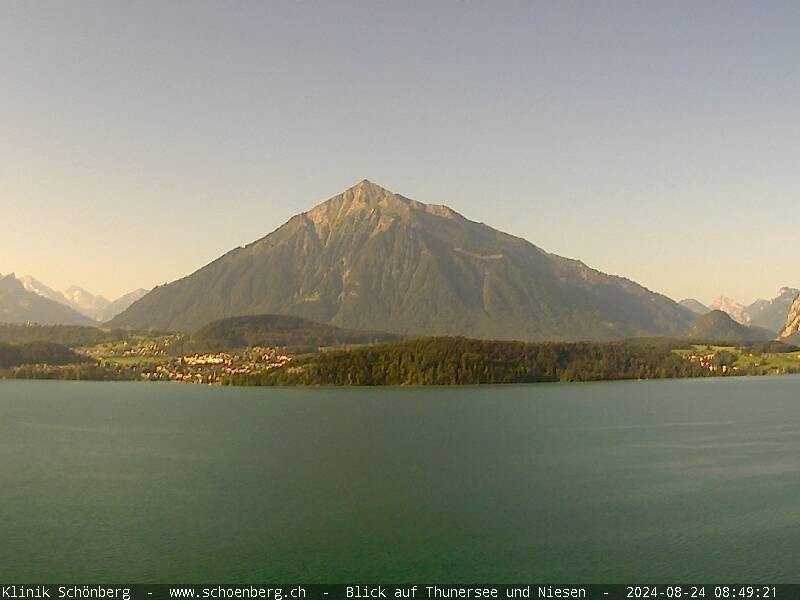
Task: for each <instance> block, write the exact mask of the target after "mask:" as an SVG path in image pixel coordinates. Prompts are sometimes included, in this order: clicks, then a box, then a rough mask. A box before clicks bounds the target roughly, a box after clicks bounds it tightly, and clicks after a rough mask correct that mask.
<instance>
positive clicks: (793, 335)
mask: <svg viewBox="0 0 800 600" xmlns="http://www.w3.org/2000/svg"><path fill="white" fill-rule="evenodd" d="M780 337H781V338H782V339H784V340H788V341H790V342H792V343H795V344H796V343H800V296H798V297H797V298H795V301H794V303H793V304H792V307H791V309H790V310H789V316H788V318H787V319H786V324H785V325H784V327H783V329H782V330H781V335H780Z"/></svg>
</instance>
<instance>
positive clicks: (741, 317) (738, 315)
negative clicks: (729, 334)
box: [708, 296, 749, 325]
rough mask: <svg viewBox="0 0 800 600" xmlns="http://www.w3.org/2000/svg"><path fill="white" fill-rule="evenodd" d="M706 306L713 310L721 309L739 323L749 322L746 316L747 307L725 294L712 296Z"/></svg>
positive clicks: (745, 323)
mask: <svg viewBox="0 0 800 600" xmlns="http://www.w3.org/2000/svg"><path fill="white" fill-rule="evenodd" d="M708 307H709V308H710V309H711V310H712V311H713V310H721V311H722V312H724V313H727V314H728V315H730V317H731V318H732V319H733V320H734V321H736V322H737V323H741V324H742V325H747V323H748V322H749V319H748V316H747V308H746V307H745V306H744V304H740V303H739V302H736V300H733V299H731V298H728V297H727V296H719V297H717V298H714V299H713V300H712V301H711V303H710V304H709V305H708Z"/></svg>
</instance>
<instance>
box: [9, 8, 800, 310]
mask: <svg viewBox="0 0 800 600" xmlns="http://www.w3.org/2000/svg"><path fill="white" fill-rule="evenodd" d="M799 30H800V2H786V3H782V2H741V3H740V2H729V1H724V2H698V1H695V0H692V1H691V2H675V1H670V2H643V1H637V2H599V1H595V0H591V1H589V0H586V1H584V2H580V3H571V2H567V1H561V0H559V1H558V2H477V1H475V2H472V1H462V2H445V1H437V2H422V1H413V0H405V1H396V2H376V1H371V0H370V1H367V0H364V1H362V2H339V1H334V0H325V1H320V2H272V1H267V0H262V1H259V2H252V3H251V2H232V1H221V0H220V1H219V2H214V3H211V2H198V1H191V2H179V1H175V0H170V1H169V2H164V1H163V0H158V1H153V2H146V1H144V0H136V1H135V2H134V1H128V2H112V1H105V0H104V1H100V2H82V1H71V2H55V1H36V0H33V1H32V0H23V1H20V2H16V1H10V0H0V82H1V83H0V219H2V226H0V272H2V273H7V272H9V271H16V272H17V273H18V274H26V273H31V274H33V275H35V276H37V277H38V278H40V279H41V280H43V281H44V282H45V283H48V284H50V285H52V286H54V287H58V288H63V287H66V286H68V285H71V284H77V285H81V286H84V287H86V288H88V289H90V290H92V291H95V292H99V293H103V294H106V295H108V296H116V295H118V294H121V293H123V292H126V291H129V290H130V289H133V288H136V287H140V286H141V287H151V286H153V285H155V284H158V283H164V282H166V281H171V280H173V279H175V278H178V277H180V276H183V275H185V274H188V273H190V272H192V271H194V270H196V269H197V268H199V267H201V266H202V265H204V264H206V263H207V262H209V261H210V260H212V259H214V258H216V257H217V256H219V255H220V254H222V253H223V252H225V251H227V250H229V249H231V248H233V247H235V246H239V245H242V244H245V243H248V242H250V241H252V240H254V239H257V238H259V237H261V236H263V235H265V234H266V233H268V232H270V231H272V230H273V229H275V228H276V227H278V226H280V225H281V224H282V223H283V222H285V221H286V220H287V219H288V218H289V217H290V216H292V215H293V214H295V213H298V212H301V211H303V210H306V209H308V208H310V207H311V206H312V205H314V204H316V203H318V202H320V201H322V200H324V199H326V198H328V197H330V196H333V195H335V194H336V193H338V192H340V191H342V190H343V189H345V188H347V187H349V186H351V185H353V184H355V183H356V182H357V181H359V180H361V179H364V178H368V179H371V180H372V181H375V182H377V183H380V184H382V185H384V186H385V187H388V188H389V189H392V190H394V191H396V192H398V193H401V194H403V195H405V196H410V197H412V198H415V199H417V200H420V201H423V202H434V203H440V204H447V205H449V206H451V207H452V208H454V209H455V210H457V211H459V212H461V213H463V214H464V215H466V216H467V217H469V218H471V219H474V220H476V221H484V222H486V223H489V224H491V225H493V226H495V227H497V228H499V229H502V230H505V231H508V232H511V233H514V234H517V235H520V236H523V237H525V238H527V239H528V240H530V241H532V242H533V243H535V244H537V245H539V246H541V247H543V248H544V249H546V250H548V251H551V252H555V253H558V254H561V255H564V256H569V257H575V258H580V259H581V260H583V261H584V262H586V263H587V264H589V265H591V266H593V267H596V268H599V269H601V270H603V271H607V272H610V273H615V274H620V275H624V276H626V277H630V278H632V279H635V280H637V281H639V282H640V283H642V284H644V285H646V286H648V287H650V288H652V289H655V290H657V291H661V292H663V293H666V294H668V295H670V296H672V297H675V298H676V299H677V298H681V297H685V296H695V297H698V298H700V299H702V300H709V299H710V298H711V297H713V296H715V295H718V294H727V295H731V296H733V297H735V298H738V299H740V300H741V301H750V300H753V299H754V298H756V297H757V296H771V295H773V294H774V292H775V291H776V290H777V288H778V287H779V286H781V285H794V286H800V268H798V259H797V257H798V254H799V253H800V244H798V225H797V222H798V216H799V215H800V164H799V163H800V160H798V159H800V66H799V65H800V62H798V57H799V56H800V35H798V31H799Z"/></svg>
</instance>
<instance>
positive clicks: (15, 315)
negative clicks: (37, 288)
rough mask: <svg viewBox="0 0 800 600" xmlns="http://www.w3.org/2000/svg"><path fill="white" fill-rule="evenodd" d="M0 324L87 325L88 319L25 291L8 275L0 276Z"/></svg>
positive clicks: (54, 302)
mask: <svg viewBox="0 0 800 600" xmlns="http://www.w3.org/2000/svg"><path fill="white" fill-rule="evenodd" d="M0 323H23V324H24V323H39V324H42V325H90V324H92V320H91V319H89V317H87V316H85V315H82V314H81V313H79V312H78V311H76V310H74V309H72V308H70V307H69V306H65V305H64V304H61V303H59V302H56V301H54V300H51V299H49V298H46V297H44V296H42V295H40V294H37V293H35V292H31V291H29V290H26V289H25V286H24V285H23V284H22V282H21V281H20V280H19V279H17V278H16V277H15V275H14V274H13V273H11V274H10V275H6V276H1V275H0Z"/></svg>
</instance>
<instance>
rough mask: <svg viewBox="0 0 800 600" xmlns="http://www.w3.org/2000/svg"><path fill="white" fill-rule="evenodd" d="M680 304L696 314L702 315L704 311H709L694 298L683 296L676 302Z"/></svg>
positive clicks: (709, 310)
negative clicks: (682, 298) (683, 297)
mask: <svg viewBox="0 0 800 600" xmlns="http://www.w3.org/2000/svg"><path fill="white" fill-rule="evenodd" d="M678 304H680V305H681V306H684V307H686V308H688V309H689V310H690V311H692V312H693V313H694V314H696V315H704V314H706V313H710V312H711V309H710V308H708V307H707V306H706V305H705V304H703V303H702V302H700V301H699V300H695V299H694V298H685V299H684V300H681V301H680V302H678Z"/></svg>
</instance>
